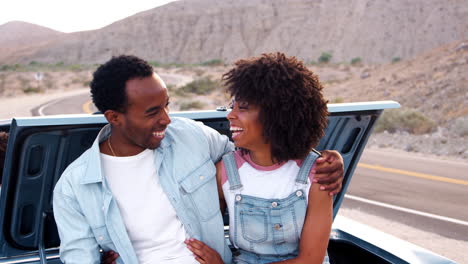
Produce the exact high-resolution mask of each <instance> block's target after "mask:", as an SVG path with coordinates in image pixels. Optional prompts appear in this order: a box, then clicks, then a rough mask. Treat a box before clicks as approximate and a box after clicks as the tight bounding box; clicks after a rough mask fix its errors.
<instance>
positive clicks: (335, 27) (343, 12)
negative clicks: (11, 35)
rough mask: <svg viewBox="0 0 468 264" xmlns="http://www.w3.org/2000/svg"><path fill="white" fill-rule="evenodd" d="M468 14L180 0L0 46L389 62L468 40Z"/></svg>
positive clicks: (3, 59)
mask: <svg viewBox="0 0 468 264" xmlns="http://www.w3.org/2000/svg"><path fill="white" fill-rule="evenodd" d="M467 17H468V3H467V2H466V0H393V1H375V0H349V1H343V0H326V1H325V0H316V1H310V0H235V1H234V0H181V1H176V2H173V3H169V4H167V5H164V6H161V7H157V8H154V9H151V10H148V11H145V12H141V13H138V14H136V15H134V16H131V17H128V18H126V19H123V20H120V21H117V22H115V23H113V24H111V25H109V26H107V27H104V28H102V29H99V30H93V31H84V32H76V33H69V34H62V35H60V37H58V38H56V39H54V40H53V41H51V42H48V43H47V44H44V43H41V44H40V45H30V46H29V47H28V48H27V49H24V48H23V49H19V50H15V51H11V52H1V53H0V63H3V64H5V63H9V64H12V63H29V62H31V61H39V62H46V63H56V62H59V61H63V62H65V63H82V64H89V63H102V62H103V61H105V60H107V59H109V58H110V57H111V56H112V55H117V54H122V53H127V54H135V55H138V56H141V57H143V58H145V59H147V60H150V61H157V62H161V63H173V62H177V63H199V62H204V61H209V60H214V59H216V60H222V61H224V62H227V63H229V62H232V61H234V60H236V59H238V58H242V57H247V56H253V55H258V54H260V53H262V52H268V51H275V50H281V51H283V52H286V53H288V54H290V55H296V56H298V57H299V58H301V59H303V60H305V61H316V60H317V58H318V57H319V56H320V54H322V53H323V52H329V53H331V54H332V55H333V57H332V61H333V62H349V61H350V60H351V59H352V58H361V59H362V61H363V62H365V63H387V62H390V61H391V60H392V59H394V58H397V57H398V58H402V59H407V58H412V57H414V56H416V55H418V54H420V53H422V52H424V51H428V50H430V49H433V48H436V47H438V46H440V45H443V44H447V43H450V42H453V41H457V40H461V39H467V38H468V30H467V29H468V20H467V19H466V18H467ZM2 38H3V36H2V35H1V34H0V43H2ZM31 44H33V43H31Z"/></svg>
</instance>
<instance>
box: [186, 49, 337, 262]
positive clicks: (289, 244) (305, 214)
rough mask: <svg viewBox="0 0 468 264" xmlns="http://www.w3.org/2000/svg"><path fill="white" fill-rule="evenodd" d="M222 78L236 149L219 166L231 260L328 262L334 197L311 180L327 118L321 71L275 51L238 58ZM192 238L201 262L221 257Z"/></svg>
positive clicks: (218, 172)
mask: <svg viewBox="0 0 468 264" xmlns="http://www.w3.org/2000/svg"><path fill="white" fill-rule="evenodd" d="M223 80H224V82H225V84H226V87H227V90H228V92H229V93H230V95H231V96H232V98H233V103H232V111H231V112H230V113H229V114H228V119H229V122H230V126H231V131H232V139H233V141H234V143H235V145H236V147H238V150H237V151H236V152H234V153H231V154H227V155H226V156H224V157H223V160H222V161H221V162H219V163H218V164H217V179H218V187H219V195H220V201H221V204H222V209H225V208H227V209H228V210H229V217H230V219H229V220H230V222H229V223H230V229H229V232H230V240H231V243H232V245H233V246H234V247H235V248H236V249H237V250H236V251H237V252H236V254H234V255H235V256H234V259H233V262H234V263H272V262H280V263H322V262H324V263H327V262H328V257H326V249H327V245H328V239H329V234H330V229H331V223H332V216H333V213H332V197H331V196H330V195H328V193H327V192H323V191H321V190H320V189H319V186H318V184H313V178H314V169H313V168H314V167H313V166H314V163H315V160H316V158H318V156H319V155H318V152H316V151H315V150H314V149H313V147H314V146H316V145H317V144H318V142H319V140H320V138H321V137H322V136H323V135H324V129H325V127H326V125H327V116H328V111H327V105H326V103H327V102H326V101H325V100H324V98H323V95H322V89H323V88H322V85H321V84H320V82H319V80H318V79H317V76H316V75H314V74H313V73H312V72H311V71H310V70H308V69H307V67H305V66H304V64H303V63H302V62H301V61H299V60H297V59H296V58H294V57H287V56H285V55H284V54H282V53H274V54H264V55H262V56H261V57H257V58H252V59H247V60H240V61H238V62H236V63H235V67H234V68H233V69H232V70H230V71H229V72H227V73H226V74H224V76H223ZM187 243H188V246H189V249H191V250H192V251H193V252H194V254H195V255H196V256H197V257H198V258H197V259H198V260H199V261H200V262H201V263H210V262H212V261H211V260H212V259H214V260H216V259H218V260H219V258H217V257H216V256H212V254H214V253H215V252H214V251H212V250H211V249H209V248H208V247H207V246H205V245H203V244H202V243H201V242H199V241H197V240H190V241H188V242H187ZM324 259H325V260H324Z"/></svg>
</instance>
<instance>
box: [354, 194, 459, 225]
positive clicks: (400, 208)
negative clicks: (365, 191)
mask: <svg viewBox="0 0 468 264" xmlns="http://www.w3.org/2000/svg"><path fill="white" fill-rule="evenodd" d="M345 198H347V199H350V200H355V201H359V202H363V203H368V204H372V205H376V206H381V207H385V208H389V209H393V210H397V211H401V212H405V213H410V214H415V215H420V216H424V217H429V218H433V219H437V220H441V221H445V222H450V223H454V224H459V225H464V226H468V222H465V221H462V220H458V219H454V218H450V217H445V216H441V215H435V214H430V213H425V212H421V211H417V210H413V209H408V208H404V207H400V206H396V205H391V204H386V203H382V202H377V201H373V200H369V199H365V198H362V197H357V196H354V195H349V194H345Z"/></svg>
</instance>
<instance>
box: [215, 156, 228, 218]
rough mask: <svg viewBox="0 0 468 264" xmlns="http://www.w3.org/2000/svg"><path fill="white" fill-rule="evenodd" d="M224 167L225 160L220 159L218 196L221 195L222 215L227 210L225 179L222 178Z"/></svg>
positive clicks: (217, 164)
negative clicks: (224, 190) (224, 189)
mask: <svg viewBox="0 0 468 264" xmlns="http://www.w3.org/2000/svg"><path fill="white" fill-rule="evenodd" d="M223 169H224V166H223V162H222V161H219V162H218V163H216V183H217V184H218V197H219V207H220V209H221V215H224V212H225V211H226V200H224V192H223V180H222V170H223Z"/></svg>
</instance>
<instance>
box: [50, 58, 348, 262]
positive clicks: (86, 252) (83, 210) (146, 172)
mask: <svg viewBox="0 0 468 264" xmlns="http://www.w3.org/2000/svg"><path fill="white" fill-rule="evenodd" d="M91 94H92V97H93V102H94V104H95V105H96V107H97V108H98V109H99V110H100V111H101V112H102V113H104V116H105V117H106V119H107V121H108V122H109V124H108V125H106V126H105V127H104V128H102V130H101V131H100V132H99V135H98V136H97V138H96V140H95V142H94V144H93V146H92V147H91V148H90V149H88V150H87V151H86V152H85V153H83V154H82V155H81V156H80V157H79V158H78V159H77V160H75V161H74V162H73V163H72V164H70V165H69V166H68V168H67V169H66V170H65V171H64V173H63V174H62V177H61V178H60V180H59V181H58V183H57V185H56V187H55V190H54V200H53V203H54V214H55V220H56V222H57V227H58V230H59V234H60V238H61V245H60V257H61V259H62V261H63V262H64V263H66V264H70V263H99V262H100V253H99V250H100V249H102V250H104V251H115V252H118V254H119V255H118V256H119V257H118V258H117V260H116V261H117V263H126V264H130V263H197V261H196V260H195V258H194V257H193V255H192V254H191V253H190V251H189V250H188V249H187V248H186V246H185V244H184V241H185V240H186V239H187V238H196V239H198V240H200V241H203V242H204V243H205V244H207V245H209V246H210V247H211V248H213V249H214V250H216V251H217V252H218V253H219V254H220V255H221V257H222V259H223V261H224V262H225V263H230V262H231V252H230V250H229V248H228V247H227V245H226V241H225V239H224V232H223V222H222V217H221V214H220V212H219V201H218V196H217V195H216V192H217V186H216V180H215V167H214V164H213V163H214V162H216V161H218V160H219V159H220V158H221V157H222V155H223V154H225V153H227V152H229V151H231V150H232V149H233V147H232V144H231V143H230V142H229V140H228V138H227V137H225V136H221V135H220V134H219V133H217V132H216V131H215V130H213V129H211V128H208V127H206V126H203V125H201V124H199V123H197V122H194V121H191V120H188V119H184V118H172V120H171V119H170V118H169V115H168V105H169V96H168V94H167V89H166V85H165V84H164V82H163V81H162V79H161V78H160V77H159V76H158V75H157V74H155V73H154V72H153V69H152V67H151V66H150V65H149V64H148V63H147V62H145V61H143V60H141V59H139V58H137V57H134V56H119V57H115V58H112V59H111V60H110V61H108V62H106V63H105V64H103V65H101V66H100V67H99V68H98V69H97V70H96V72H95V73H94V75H93V81H92V82H91ZM326 156H327V157H325V159H324V160H323V161H322V163H323V164H325V166H324V168H322V167H320V166H319V168H318V173H320V171H321V170H322V173H323V171H332V172H331V173H329V174H331V175H332V177H326V178H327V180H326V182H327V181H328V182H330V181H331V182H333V184H332V185H331V187H329V188H328V190H331V191H332V192H333V191H339V189H340V186H341V180H342V173H343V169H342V167H343V162H342V160H341V157H340V156H339V154H337V153H336V152H327V153H326ZM326 164H328V166H327V165H326ZM333 175H334V177H333ZM326 189H327V188H326ZM112 256H115V258H116V257H117V255H111V257H112ZM113 260H114V259H113Z"/></svg>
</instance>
